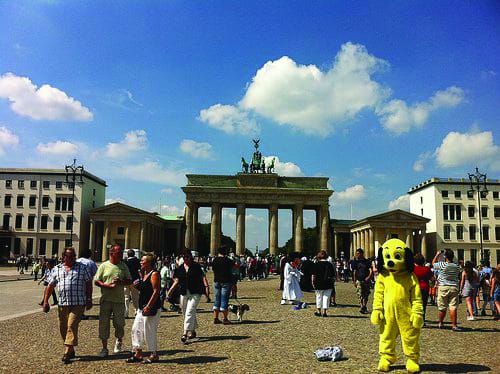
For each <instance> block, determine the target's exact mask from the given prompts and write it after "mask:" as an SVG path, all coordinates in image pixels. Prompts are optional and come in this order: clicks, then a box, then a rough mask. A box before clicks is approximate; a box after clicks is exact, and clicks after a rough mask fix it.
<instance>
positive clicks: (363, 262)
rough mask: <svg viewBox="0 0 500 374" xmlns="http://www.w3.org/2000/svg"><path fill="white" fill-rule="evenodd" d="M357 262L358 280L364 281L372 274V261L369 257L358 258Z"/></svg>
mask: <svg viewBox="0 0 500 374" xmlns="http://www.w3.org/2000/svg"><path fill="white" fill-rule="evenodd" d="M355 263H356V267H355V270H354V271H355V272H356V280H358V281H361V282H363V281H364V280H365V278H366V277H368V276H369V275H370V269H371V267H372V263H371V261H370V260H368V259H367V258H362V259H356V260H355Z"/></svg>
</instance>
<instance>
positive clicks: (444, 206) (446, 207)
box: [443, 204, 449, 220]
mask: <svg viewBox="0 0 500 374" xmlns="http://www.w3.org/2000/svg"><path fill="white" fill-rule="evenodd" d="M443 219H444V220H448V219H449V218H448V205H446V204H444V205H443Z"/></svg>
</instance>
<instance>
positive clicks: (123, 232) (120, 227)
mask: <svg viewBox="0 0 500 374" xmlns="http://www.w3.org/2000/svg"><path fill="white" fill-rule="evenodd" d="M116 233H117V234H118V235H125V227H123V226H119V227H118V230H117V232H116Z"/></svg>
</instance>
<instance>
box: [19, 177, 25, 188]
mask: <svg viewBox="0 0 500 374" xmlns="http://www.w3.org/2000/svg"><path fill="white" fill-rule="evenodd" d="M17 188H24V181H23V180H22V179H20V180H18V181H17Z"/></svg>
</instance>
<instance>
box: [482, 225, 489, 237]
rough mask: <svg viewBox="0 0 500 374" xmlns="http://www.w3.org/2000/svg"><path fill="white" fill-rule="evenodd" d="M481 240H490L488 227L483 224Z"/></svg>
mask: <svg viewBox="0 0 500 374" xmlns="http://www.w3.org/2000/svg"><path fill="white" fill-rule="evenodd" d="M483 240H490V228H489V227H488V226H483Z"/></svg>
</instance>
